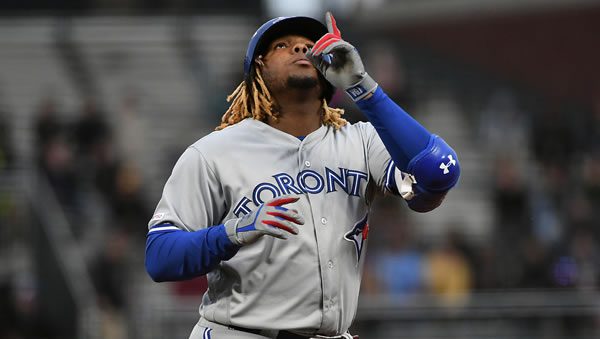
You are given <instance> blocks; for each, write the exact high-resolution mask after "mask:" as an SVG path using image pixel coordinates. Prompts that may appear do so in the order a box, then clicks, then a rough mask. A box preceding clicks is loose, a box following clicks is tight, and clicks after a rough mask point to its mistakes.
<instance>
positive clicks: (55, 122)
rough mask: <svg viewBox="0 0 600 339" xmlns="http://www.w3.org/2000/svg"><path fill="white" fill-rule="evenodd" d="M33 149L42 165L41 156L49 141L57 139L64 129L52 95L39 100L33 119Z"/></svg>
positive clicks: (39, 163)
mask: <svg viewBox="0 0 600 339" xmlns="http://www.w3.org/2000/svg"><path fill="white" fill-rule="evenodd" d="M33 129H34V133H35V147H34V148H35V150H36V152H37V155H36V158H37V163H38V165H40V166H43V164H42V162H43V157H44V153H45V149H46V147H47V146H48V145H49V144H50V141H52V140H56V139H59V138H60V137H61V136H62V135H63V133H64V132H65V131H64V128H63V126H62V125H61V123H60V121H59V117H58V112H57V105H56V102H55V100H54V99H53V98H52V97H46V98H44V99H42V101H41V102H40V104H39V106H38V109H37V112H36V113H35V120H34V126H33Z"/></svg>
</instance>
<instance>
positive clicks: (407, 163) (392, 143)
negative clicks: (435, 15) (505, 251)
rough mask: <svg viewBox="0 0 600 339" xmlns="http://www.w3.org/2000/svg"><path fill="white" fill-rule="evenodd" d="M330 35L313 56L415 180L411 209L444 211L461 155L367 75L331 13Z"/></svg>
mask: <svg viewBox="0 0 600 339" xmlns="http://www.w3.org/2000/svg"><path fill="white" fill-rule="evenodd" d="M326 22H327V28H328V30H329V33H327V34H325V35H324V36H323V37H322V38H321V39H319V41H317V42H316V43H315V46H314V47H313V48H312V49H311V50H310V51H309V52H308V53H307V56H308V57H309V59H310V60H311V61H312V62H313V64H314V65H315V67H317V69H319V71H320V72H321V73H322V74H323V76H324V77H325V78H326V79H327V80H328V81H329V82H331V83H332V84H333V85H334V86H335V87H337V88H340V89H344V90H345V91H346V93H347V94H348V95H349V96H350V97H351V98H352V99H353V100H354V101H355V102H356V104H357V106H358V107H359V108H360V109H361V110H362V111H363V112H364V113H365V114H366V116H367V117H368V118H369V121H370V122H371V124H372V125H373V126H374V127H375V129H376V131H377V134H378V135H379V137H380V138H381V140H382V141H383V144H384V145H385V148H386V149H387V151H388V152H389V153H390V156H391V157H392V159H393V161H394V164H395V166H396V167H397V168H398V169H399V170H400V171H402V172H406V173H409V174H410V175H412V179H414V180H413V183H412V184H413V185H412V188H413V193H414V194H412V196H411V197H410V199H407V201H408V205H409V207H410V208H411V209H413V210H415V211H418V212H427V211H430V210H432V209H434V208H436V207H437V206H439V205H440V204H441V202H442V200H443V199H444V197H445V196H446V193H447V192H448V191H449V190H450V189H451V188H452V187H454V186H455V185H456V183H457V182H458V179H459V176H460V165H459V162H458V156H457V154H456V152H455V151H454V150H453V149H452V147H450V146H449V145H448V144H447V143H446V142H445V141H444V139H442V138H441V137H440V136H438V135H435V134H431V133H430V132H429V131H427V129H425V127H423V126H422V125H421V124H420V123H419V122H417V121H416V120H415V119H413V118H412V117H411V116H410V115H409V114H408V113H406V112H405V111H404V110H403V109H402V108H400V106H398V105H397V104H396V103H395V102H394V101H392V100H391V99H390V98H389V97H388V96H387V95H386V94H385V93H384V92H383V90H382V89H381V88H380V87H379V86H378V84H377V82H375V80H373V79H372V78H371V77H370V76H369V75H368V74H367V73H366V72H365V68H364V65H363V63H362V60H361V58H360V55H359V54H358V51H357V50H356V48H355V47H354V46H352V45H351V44H350V43H348V42H346V41H344V40H342V37H341V33H340V31H339V29H338V28H337V26H336V23H335V19H334V18H333V16H332V15H331V13H329V12H328V13H327V15H326Z"/></svg>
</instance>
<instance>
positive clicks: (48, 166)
mask: <svg viewBox="0 0 600 339" xmlns="http://www.w3.org/2000/svg"><path fill="white" fill-rule="evenodd" d="M73 160H74V158H73V153H72V150H71V148H70V147H69V145H68V143H67V142H66V140H65V139H64V138H63V137H62V136H55V137H53V138H52V139H49V140H48V141H47V143H46V144H45V147H44V150H43V154H42V162H41V169H42V172H43V173H44V174H45V175H46V177H47V178H48V182H49V183H50V186H51V187H52V188H53V189H54V192H55V193H56V197H57V198H58V201H59V202H60V203H61V204H62V205H63V206H65V208H66V209H67V210H68V211H69V212H73V213H74V214H77V213H78V211H79V207H80V206H79V199H78V193H79V180H78V173H77V170H76V166H75V163H74V161H73Z"/></svg>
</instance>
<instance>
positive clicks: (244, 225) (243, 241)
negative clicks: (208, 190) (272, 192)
mask: <svg viewBox="0 0 600 339" xmlns="http://www.w3.org/2000/svg"><path fill="white" fill-rule="evenodd" d="M298 199H300V198H299V197H293V196H289V195H284V196H281V197H278V198H274V199H272V200H269V201H267V202H265V203H264V204H262V205H260V206H259V207H258V209H257V210H256V211H254V212H252V213H250V214H248V215H245V216H243V217H241V218H239V219H231V220H228V221H226V222H225V231H226V232H227V236H228V237H229V240H231V242H232V243H234V244H237V245H248V244H252V243H253V242H256V241H257V240H258V239H259V238H261V237H262V236H263V235H270V236H272V237H275V238H279V239H287V237H288V235H287V233H291V234H294V235H295V234H298V228H297V227H296V226H295V225H294V224H297V225H304V218H302V216H301V215H300V214H298V211H296V210H293V209H287V208H285V207H283V206H282V205H285V204H290V203H293V202H296V201H298Z"/></svg>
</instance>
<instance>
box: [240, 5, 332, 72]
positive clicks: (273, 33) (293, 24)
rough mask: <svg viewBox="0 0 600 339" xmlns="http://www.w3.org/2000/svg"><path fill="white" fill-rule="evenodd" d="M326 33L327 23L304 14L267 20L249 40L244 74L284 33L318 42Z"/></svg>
mask: <svg viewBox="0 0 600 339" xmlns="http://www.w3.org/2000/svg"><path fill="white" fill-rule="evenodd" d="M326 33H327V27H325V25H323V24H322V23H321V22H319V21H318V20H316V19H313V18H309V17H304V16H292V17H278V18H275V19H271V20H269V21H267V22H265V23H264V24H263V25H262V26H260V27H259V28H258V30H256V32H255V33H254V35H253V36H252V38H251V39H250V42H248V49H247V50H246V57H245V58H244V75H245V76H248V75H249V74H250V69H251V68H252V63H253V62H254V59H255V58H256V57H257V56H259V55H260V54H261V53H263V52H264V50H265V48H267V47H268V45H269V43H271V42H272V41H273V40H275V39H277V38H279V37H282V36H284V35H288V34H297V35H301V36H305V37H307V38H309V39H311V40H312V41H315V42H316V41H317V40H319V38H321V37H322V36H323V35H325V34H326Z"/></svg>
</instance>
